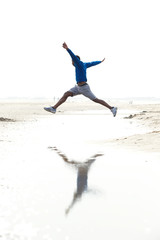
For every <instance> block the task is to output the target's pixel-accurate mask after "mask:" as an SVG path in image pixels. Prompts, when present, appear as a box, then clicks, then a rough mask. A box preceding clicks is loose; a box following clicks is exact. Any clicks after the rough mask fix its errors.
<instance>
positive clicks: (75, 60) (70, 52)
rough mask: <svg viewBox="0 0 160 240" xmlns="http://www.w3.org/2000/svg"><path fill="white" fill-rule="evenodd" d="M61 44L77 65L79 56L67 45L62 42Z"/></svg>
mask: <svg viewBox="0 0 160 240" xmlns="http://www.w3.org/2000/svg"><path fill="white" fill-rule="evenodd" d="M62 46H63V48H64V49H66V50H67V52H68V53H69V55H70V56H71V58H72V60H73V62H74V63H76V64H77V65H79V64H80V60H79V58H78V57H77V56H76V55H75V54H74V53H73V52H72V51H71V49H69V47H68V45H67V44H66V43H65V42H64V43H63V45H62Z"/></svg>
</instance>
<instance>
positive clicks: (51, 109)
mask: <svg viewBox="0 0 160 240" xmlns="http://www.w3.org/2000/svg"><path fill="white" fill-rule="evenodd" d="M44 110H46V111H47V112H51V113H56V109H55V108H53V107H44Z"/></svg>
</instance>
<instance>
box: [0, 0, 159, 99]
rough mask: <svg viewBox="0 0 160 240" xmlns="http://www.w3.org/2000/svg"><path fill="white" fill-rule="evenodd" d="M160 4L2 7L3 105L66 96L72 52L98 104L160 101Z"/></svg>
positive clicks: (116, 1) (145, 0) (87, 1)
mask: <svg viewBox="0 0 160 240" xmlns="http://www.w3.org/2000/svg"><path fill="white" fill-rule="evenodd" d="M159 6H160V2H159V0H98V1H95V0H80V1H75V0H67V1H66V0H52V1H51V0H0V83H1V85H0V98H1V97H54V96H59V97H60V96H61V95H62V94H63V93H64V91H67V90H68V89H70V88H71V87H73V86H74V85H75V74H74V67H73V66H72V65H71V59H70V56H69V54H68V53H67V52H66V51H65V50H64V49H63V48H62V43H63V42H64V41H66V43H67V44H68V46H69V48H70V49H71V50H72V51H73V52H74V53H75V54H78V55H80V56H81V59H82V61H84V62H85V61H86V62H87V61H96V60H102V59H103V58H104V57H105V58H106V61H105V62H104V63H102V64H100V65H98V66H95V67H92V68H90V69H88V74H87V76H88V83H89V84H90V86H91V89H92V91H93V92H94V94H95V95H97V97H99V98H101V97H160V94H159V86H160V84H159V80H160V7H159Z"/></svg>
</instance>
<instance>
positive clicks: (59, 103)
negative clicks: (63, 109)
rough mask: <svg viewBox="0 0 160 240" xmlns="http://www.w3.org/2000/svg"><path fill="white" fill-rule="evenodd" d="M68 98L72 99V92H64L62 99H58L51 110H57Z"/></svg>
mask: <svg viewBox="0 0 160 240" xmlns="http://www.w3.org/2000/svg"><path fill="white" fill-rule="evenodd" d="M68 97H73V93H72V92H69V91H67V92H65V93H64V95H63V97H61V98H60V100H59V101H58V102H57V103H56V104H55V105H54V106H53V108H55V109H56V108H58V107H59V106H60V105H61V104H63V103H64V102H65V101H66V100H67V98H68Z"/></svg>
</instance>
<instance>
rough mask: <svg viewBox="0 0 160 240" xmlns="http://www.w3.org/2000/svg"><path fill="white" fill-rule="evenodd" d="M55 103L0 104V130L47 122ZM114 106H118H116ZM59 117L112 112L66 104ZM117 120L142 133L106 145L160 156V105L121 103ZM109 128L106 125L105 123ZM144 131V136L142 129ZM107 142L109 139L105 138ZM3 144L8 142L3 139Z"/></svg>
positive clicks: (86, 105)
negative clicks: (159, 154) (41, 119)
mask: <svg viewBox="0 0 160 240" xmlns="http://www.w3.org/2000/svg"><path fill="white" fill-rule="evenodd" d="M52 103H53V102H52V101H49V102H48V101H47V100H46V101H44V102H40V101H34V102H32V101H28V102H25V101H24V102H23V101H22V102H17V101H16V102H8V101H7V102H1V107H0V123H1V126H0V130H1V132H3V131H4V129H5V131H7V125H9V123H11V122H12V123H13V122H14V123H15V124H16V125H17V124H18V123H21V124H22V123H25V122H27V121H38V119H39V118H45V117H47V116H48V113H47V112H45V111H43V107H44V106H48V105H52ZM113 104H117V103H116V102H113ZM57 114H58V115H98V114H100V115H103V114H104V115H105V114H106V115H109V114H110V113H109V111H108V110H106V109H104V108H103V107H102V106H99V105H98V104H94V103H90V102H84V103H83V102H76V103H75V102H74V101H73V102H70V103H65V104H64V105H63V106H61V107H60V109H59V110H58V111H57ZM48 117H49V116H48ZM117 118H118V119H124V120H125V121H126V122H130V124H131V125H132V124H136V127H137V130H138V129H139V130H140V131H139V132H140V133H139V134H137V133H136V132H137V131H136V132H135V134H134V133H133V134H132V135H129V136H128V135H127V134H126V135H125V136H124V137H122V138H114V139H109V140H106V143H107V144H109V143H110V144H115V145H116V147H120V148H121V147H125V148H126V147H127V148H130V149H134V150H140V151H151V152H159V143H160V127H159V126H160V125H159V124H160V104H129V103H125V102H122V103H121V102H120V103H118V115H117ZM106 124H107V123H106ZM142 128H143V129H145V130H144V133H141V129H142ZM106 139H107V137H106ZM1 141H5V138H4V139H1Z"/></svg>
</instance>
